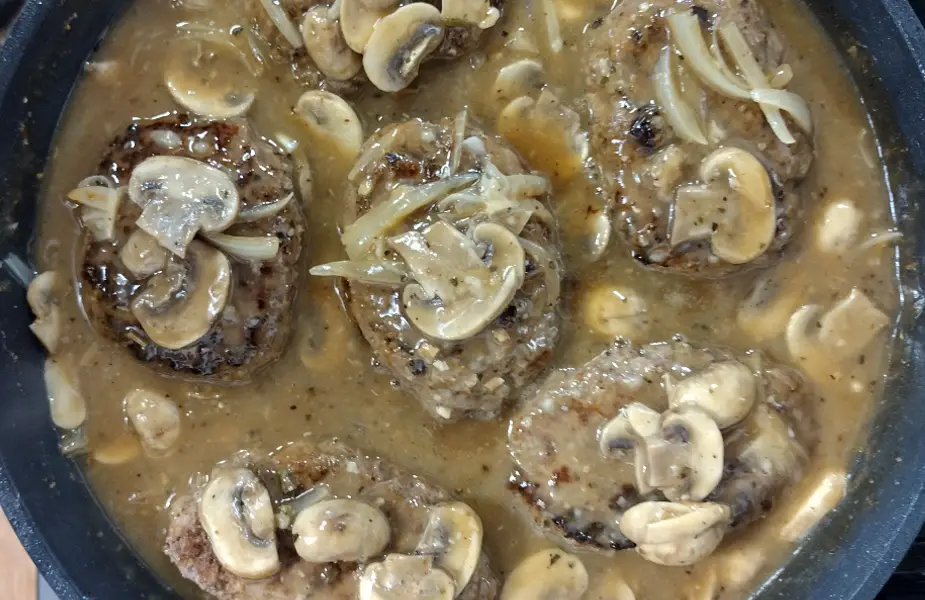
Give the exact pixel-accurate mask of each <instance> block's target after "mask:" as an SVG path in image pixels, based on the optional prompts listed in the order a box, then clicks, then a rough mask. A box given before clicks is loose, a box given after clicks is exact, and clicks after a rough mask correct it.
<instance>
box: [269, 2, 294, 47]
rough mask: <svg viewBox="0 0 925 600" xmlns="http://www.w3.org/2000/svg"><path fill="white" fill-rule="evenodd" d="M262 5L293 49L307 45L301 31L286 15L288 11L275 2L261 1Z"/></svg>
mask: <svg viewBox="0 0 925 600" xmlns="http://www.w3.org/2000/svg"><path fill="white" fill-rule="evenodd" d="M260 4H261V6H263V9H264V10H265V11H267V15H268V16H269V17H270V20H271V21H273V24H274V25H276V28H277V29H279V32H280V33H281V34H283V37H284V38H286V41H287V42H289V43H290V44H291V45H292V47H293V48H296V49H298V48H301V47H302V46H304V45H305V44H304V42H303V41H302V36H301V34H299V30H298V29H296V27H295V25H293V24H292V21H290V20H289V16H288V15H286V11H285V10H283V7H282V6H280V5H279V4H277V3H276V2H274V1H273V0H260Z"/></svg>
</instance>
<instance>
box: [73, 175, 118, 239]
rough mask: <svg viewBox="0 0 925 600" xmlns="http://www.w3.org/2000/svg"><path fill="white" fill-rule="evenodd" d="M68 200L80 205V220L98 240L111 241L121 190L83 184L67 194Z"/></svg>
mask: <svg viewBox="0 0 925 600" xmlns="http://www.w3.org/2000/svg"><path fill="white" fill-rule="evenodd" d="M67 198H68V200H71V201H73V202H76V203H77V204H79V205H80V222H81V223H82V224H83V226H84V227H86V228H87V229H88V230H89V231H90V235H92V236H93V239H94V240H96V241H97V242H105V241H109V240H111V239H112V238H113V236H114V235H115V228H116V215H117V214H118V212H119V200H120V198H121V193H120V192H119V190H117V189H115V188H112V187H108V186H102V185H88V186H81V187H78V188H77V189H74V190H71V191H70V192H68V194H67Z"/></svg>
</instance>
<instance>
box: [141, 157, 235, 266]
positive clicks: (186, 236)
mask: <svg viewBox="0 0 925 600" xmlns="http://www.w3.org/2000/svg"><path fill="white" fill-rule="evenodd" d="M128 194H129V198H131V200H132V202H134V203H135V204H137V205H138V206H140V207H141V208H142V212H141V217H139V219H138V221H137V225H138V227H139V228H140V229H141V230H143V231H145V232H147V233H149V234H151V235H152V236H154V237H155V238H157V241H158V242H159V243H160V245H161V246H163V247H164V248H166V249H167V250H170V251H171V252H173V253H174V254H176V255H177V256H180V257H181V258H182V257H185V256H186V249H187V246H189V245H190V242H191V241H192V239H193V237H194V236H195V235H196V233H197V232H198V231H199V230H200V229H201V230H202V231H204V232H206V233H211V232H217V231H222V230H224V229H226V228H228V227H229V226H230V225H231V224H232V223H233V222H234V219H235V217H236V216H237V214H238V208H239V205H240V198H239V196H238V190H237V188H236V187H235V185H234V182H232V181H231V179H230V178H229V177H228V175H226V174H225V173H224V172H223V171H220V170H219V169H216V168H215V167H213V166H211V165H208V164H206V163H204V162H200V161H198V160H193V159H191V158H183V157H179V156H153V157H151V158H148V159H146V160H144V161H143V162H142V163H141V164H139V165H138V166H136V167H135V170H134V171H132V176H131V178H130V179H129V184H128Z"/></svg>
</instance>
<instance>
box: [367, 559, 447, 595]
mask: <svg viewBox="0 0 925 600" xmlns="http://www.w3.org/2000/svg"><path fill="white" fill-rule="evenodd" d="M433 563H434V559H433V557H432V556H409V555H406V554H389V555H387V556H386V557H385V559H384V560H383V561H382V562H377V563H373V564H371V565H369V566H368V567H366V569H364V570H363V573H362V575H360V593H359V600H452V599H453V597H454V596H455V595H456V589H455V585H454V583H453V578H452V577H451V576H450V575H449V574H448V573H447V572H446V571H444V570H442V569H439V568H437V567H435V566H434V564H433Z"/></svg>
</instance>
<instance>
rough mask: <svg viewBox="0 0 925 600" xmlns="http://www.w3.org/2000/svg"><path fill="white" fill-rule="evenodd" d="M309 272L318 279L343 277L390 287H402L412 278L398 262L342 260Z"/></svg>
mask: <svg viewBox="0 0 925 600" xmlns="http://www.w3.org/2000/svg"><path fill="white" fill-rule="evenodd" d="M308 272H309V273H311V274H312V275H315V276H318V277H343V278H344V279H350V280H351V281H359V282H362V283H368V284H371V285H386V286H389V287H397V286H400V285H402V284H403V283H405V282H406V281H407V280H408V277H409V276H410V275H409V273H408V269H407V268H406V267H405V264H404V263H401V262H397V261H368V260H342V261H338V262H332V263H328V264H326V265H318V266H317V267H312V268H311V269H309V271H308Z"/></svg>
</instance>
